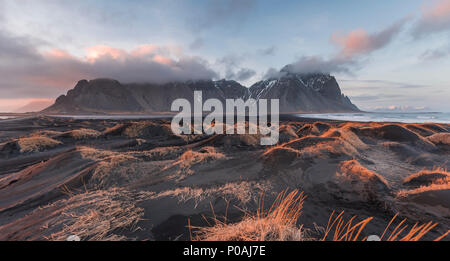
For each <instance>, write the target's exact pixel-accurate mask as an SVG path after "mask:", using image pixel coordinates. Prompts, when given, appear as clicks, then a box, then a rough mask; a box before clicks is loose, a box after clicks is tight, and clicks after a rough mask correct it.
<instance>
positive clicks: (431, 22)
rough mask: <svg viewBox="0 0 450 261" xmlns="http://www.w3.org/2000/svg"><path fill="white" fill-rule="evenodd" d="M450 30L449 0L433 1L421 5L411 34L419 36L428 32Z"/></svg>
mask: <svg viewBox="0 0 450 261" xmlns="http://www.w3.org/2000/svg"><path fill="white" fill-rule="evenodd" d="M449 30H450V0H438V1H433V4H432V5H428V6H424V7H422V12H421V17H420V19H419V21H418V22H417V23H416V24H415V26H414V28H413V31H412V35H413V36H414V37H415V38H421V37H424V36H426V35H429V34H433V33H438V32H443V31H449Z"/></svg>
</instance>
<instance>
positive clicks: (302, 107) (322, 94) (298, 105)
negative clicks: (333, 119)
mask: <svg viewBox="0 0 450 261" xmlns="http://www.w3.org/2000/svg"><path fill="white" fill-rule="evenodd" d="M250 93H251V98H254V99H271V98H278V99H280V111H281V112H352V111H359V109H358V108H357V107H356V106H355V105H354V104H353V103H352V102H351V101H350V99H349V98H348V97H346V96H345V95H343V94H342V92H341V89H340V88H339V84H338V83H337V81H336V79H335V78H334V77H333V76H331V75H327V74H292V73H285V74H284V75H283V76H281V77H277V78H273V79H268V80H264V81H260V82H258V83H255V84H254V85H253V86H251V87H250Z"/></svg>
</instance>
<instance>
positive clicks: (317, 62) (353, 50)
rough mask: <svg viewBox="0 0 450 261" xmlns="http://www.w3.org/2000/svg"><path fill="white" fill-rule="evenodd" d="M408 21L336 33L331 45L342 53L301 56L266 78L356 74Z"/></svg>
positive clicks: (273, 70) (266, 75) (407, 19)
mask: <svg viewBox="0 0 450 261" xmlns="http://www.w3.org/2000/svg"><path fill="white" fill-rule="evenodd" d="M409 20H410V17H406V18H404V19H401V20H399V21H397V22H395V23H394V24H392V25H391V26H389V27H387V28H385V29H384V30H381V31H379V32H376V33H372V34H369V33H368V32H367V31H366V30H364V29H357V30H354V31H352V32H350V33H348V34H341V33H333V34H332V35H331V37H330V39H331V42H332V43H334V44H336V45H337V46H339V50H338V52H337V53H336V54H334V55H332V56H331V57H330V58H324V57H323V56H320V55H313V56H302V57H300V58H299V59H298V60H297V61H295V62H294V63H292V64H289V65H288V66H286V67H285V68H284V69H283V70H282V71H281V72H277V71H276V70H275V69H273V68H270V69H269V70H268V71H267V72H266V74H265V76H264V77H265V78H274V77H280V76H281V75H282V74H283V73H285V72H290V73H329V74H331V73H343V74H348V75H353V72H354V71H355V70H357V69H359V68H360V67H361V61H362V60H361V59H363V58H365V57H366V56H368V55H370V54H371V53H372V52H374V51H377V50H380V49H382V48H384V47H386V46H387V45H388V44H389V43H391V42H392V41H393V40H394V38H395V37H396V36H397V35H398V34H399V33H400V32H401V31H402V29H403V28H404V26H405V24H406V23H407V22H408V21H409Z"/></svg>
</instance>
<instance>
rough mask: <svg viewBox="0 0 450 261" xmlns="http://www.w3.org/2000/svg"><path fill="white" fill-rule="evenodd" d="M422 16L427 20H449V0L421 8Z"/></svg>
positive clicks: (441, 0) (442, 0)
mask: <svg viewBox="0 0 450 261" xmlns="http://www.w3.org/2000/svg"><path fill="white" fill-rule="evenodd" d="M422 15H423V17H424V18H427V19H435V20H438V19H449V18H450V0H440V1H438V2H436V4H435V5H434V6H431V7H422Z"/></svg>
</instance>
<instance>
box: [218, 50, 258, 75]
mask: <svg viewBox="0 0 450 261" xmlns="http://www.w3.org/2000/svg"><path fill="white" fill-rule="evenodd" d="M248 56H249V54H242V55H236V54H229V55H225V56H224V57H222V58H220V59H217V61H216V65H218V66H220V67H222V68H224V70H225V78H226V79H228V80H235V81H241V82H243V81H246V80H249V79H250V78H252V77H253V76H255V75H256V71H254V70H253V69H250V68H245V67H242V66H241V64H242V62H243V61H244V60H245V59H247V58H248Z"/></svg>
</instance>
